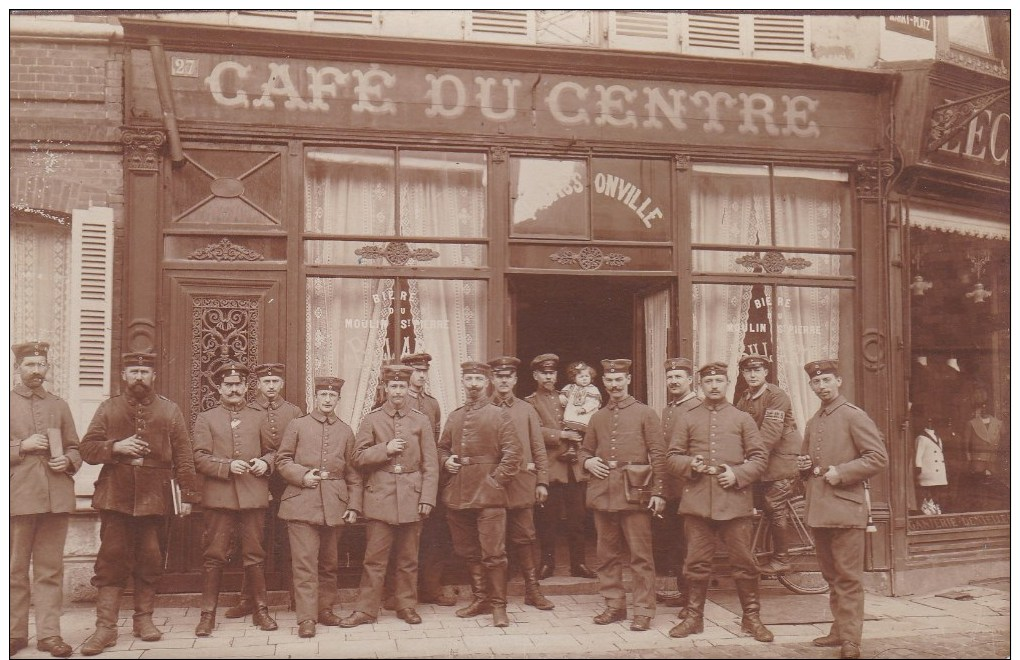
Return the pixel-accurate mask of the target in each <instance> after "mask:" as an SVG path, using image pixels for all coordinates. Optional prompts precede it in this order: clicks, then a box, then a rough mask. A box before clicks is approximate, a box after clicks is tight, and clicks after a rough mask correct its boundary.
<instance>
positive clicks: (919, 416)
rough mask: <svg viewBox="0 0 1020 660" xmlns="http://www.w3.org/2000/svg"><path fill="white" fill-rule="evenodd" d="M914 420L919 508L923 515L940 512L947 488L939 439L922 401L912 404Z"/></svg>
mask: <svg viewBox="0 0 1020 660" xmlns="http://www.w3.org/2000/svg"><path fill="white" fill-rule="evenodd" d="M914 420H915V428H916V429H917V437H916V439H915V441H914V442H915V451H914V480H915V481H916V482H917V487H918V501H919V502H920V509H921V512H922V513H924V514H925V515H934V514H941V513H942V506H943V505H944V504H946V495H947V494H948V490H949V489H948V484H949V481H948V479H947V474H946V458H945V454H944V451H943V446H942V438H941V437H939V435H938V433H937V432H936V431H935V420H934V419H933V418H932V416H931V415H930V414H929V411H928V409H927V407H926V406H924V405H923V404H921V405H917V406H915V407H914Z"/></svg>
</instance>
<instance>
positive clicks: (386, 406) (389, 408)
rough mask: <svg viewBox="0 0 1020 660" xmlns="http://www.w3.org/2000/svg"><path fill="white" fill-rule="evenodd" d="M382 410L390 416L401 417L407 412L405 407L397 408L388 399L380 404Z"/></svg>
mask: <svg viewBox="0 0 1020 660" xmlns="http://www.w3.org/2000/svg"><path fill="white" fill-rule="evenodd" d="M382 411H383V412H384V413H386V414H387V415H389V416H390V417H402V416H404V415H406V414H407V407H406V406H404V407H400V408H397V407H396V406H395V405H393V404H392V403H390V402H389V401H388V400H387V401H384V402H383V404H382Z"/></svg>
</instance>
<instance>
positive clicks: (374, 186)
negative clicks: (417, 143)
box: [305, 149, 396, 236]
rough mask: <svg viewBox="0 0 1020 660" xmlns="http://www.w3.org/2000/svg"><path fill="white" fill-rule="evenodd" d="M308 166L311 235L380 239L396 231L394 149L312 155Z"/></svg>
mask: <svg viewBox="0 0 1020 660" xmlns="http://www.w3.org/2000/svg"><path fill="white" fill-rule="evenodd" d="M306 168H307V172H306V177H307V179H306V182H305V231H308V232H315V233H323V234H372V235H378V236H392V235H394V234H395V233H396V224H395V222H394V220H393V214H394V208H395V205H394V190H395V186H394V172H395V166H394V155H393V152H392V151H390V150H383V149H329V150H316V151H310V152H309V153H308V157H307V160H306Z"/></svg>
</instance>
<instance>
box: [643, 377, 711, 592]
mask: <svg viewBox="0 0 1020 660" xmlns="http://www.w3.org/2000/svg"><path fill="white" fill-rule="evenodd" d="M700 405H701V399H699V398H698V397H697V395H696V394H695V393H694V392H693V391H691V392H688V393H687V394H685V395H684V396H682V397H679V398H677V399H673V400H671V401H670V402H669V403H667V404H666V407H665V408H663V409H662V437H663V446H664V447H666V448H667V449H668V448H669V442H670V439H671V438H672V437H673V432H674V431H675V430H676V424H677V422H678V421H679V420H680V418H681V417H683V416H684V415H685V414H686V413H687V412H688V411H690V410H691V409H693V408H696V407H697V406H700ZM664 482H665V487H664V488H663V497H665V498H666V511H665V512H664V513H663V515H662V518H653V519H652V538H653V539H654V540H655V546H656V552H657V554H656V560H655V562H656V564H658V565H659V570H660V572H666V571H671V572H673V573H675V574H676V577H677V580H678V581H680V582H681V583H682V582H683V564H684V557H685V556H686V554H687V542H686V539H685V538H684V519H683V517H682V516H681V515H680V514H679V513H677V507H678V506H679V504H680V493H681V492H682V490H683V484H682V483H681V480H679V479H677V478H675V477H673V476H672V475H670V474H669V473H668V470H667V474H666V477H665V480H664ZM664 567H665V568H664Z"/></svg>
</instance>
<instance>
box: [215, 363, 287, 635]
mask: <svg viewBox="0 0 1020 660" xmlns="http://www.w3.org/2000/svg"><path fill="white" fill-rule="evenodd" d="M286 370H287V367H286V366H284V365H282V364H279V363H276V362H267V363H265V364H259V365H256V366H255V368H254V369H253V370H252V371H253V372H254V373H255V378H256V379H257V383H258V394H256V395H255V400H254V401H253V402H252V403H251V406H252V407H253V408H255V409H257V410H261V411H263V412H265V413H266V419H265V429H264V432H265V433H266V434H267V435H268V436H269V442H270V444H271V445H272V446H273V447H274V448H275V447H279V446H280V441H281V440H282V439H283V432H284V430H285V429H286V428H287V425H288V424H290V422H291V420H294V419H297V418H298V417H301V416H302V415H304V414H305V413H304V411H303V410H301V408H299V407H298V406H296V405H294V404H293V403H291V402H290V401H287V400H286V399H284V398H283V387H284V385H285V382H284V380H283V376H284V373H285V372H286ZM286 487H287V482H285V481H284V480H283V477H282V476H280V474H279V473H278V472H273V473H272V474H270V475H269V494H270V495H272V498H271V501H270V503H269V512H268V514H269V515H268V516H267V520H268V521H269V524H270V525H272V524H273V522H272V521H274V520H276V517H277V515H278V514H279V511H280V496H281V495H283V489H284V488H286ZM283 552H284V557H283V559H284V565H285V566H286V565H287V564H288V563H289V562H290V556H289V555H290V552H289V546H288V544H286V543H284V544H283ZM254 613H255V601H254V600H253V599H252V597H251V593H250V592H249V589H248V581H247V579H246V577H243V578H242V579H241V600H240V601H239V602H238V604H237V605H235V606H234V607H229V608H227V610H226V611H225V612H224V613H223V616H225V617H227V618H228V619H240V618H241V617H245V616H248V615H249V614H254Z"/></svg>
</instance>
